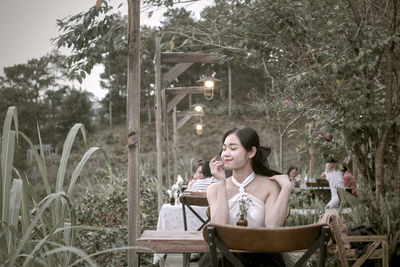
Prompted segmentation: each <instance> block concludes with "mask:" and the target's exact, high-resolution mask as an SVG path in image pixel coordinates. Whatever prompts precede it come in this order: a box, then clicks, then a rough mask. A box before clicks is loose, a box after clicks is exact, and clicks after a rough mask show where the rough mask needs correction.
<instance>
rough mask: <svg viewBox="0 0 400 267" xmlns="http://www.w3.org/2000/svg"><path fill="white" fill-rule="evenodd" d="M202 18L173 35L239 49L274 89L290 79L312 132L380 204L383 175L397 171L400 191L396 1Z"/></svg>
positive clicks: (231, 10)
mask: <svg viewBox="0 0 400 267" xmlns="http://www.w3.org/2000/svg"><path fill="white" fill-rule="evenodd" d="M202 17H203V19H204V22H203V27H201V28H197V29H196V28H185V27H182V29H180V30H179V31H177V32H176V33H177V34H181V35H182V36H185V37H187V38H188V39H191V40H192V41H195V42H197V43H202V44H204V45H208V46H214V47H218V48H221V49H230V50H231V51H232V52H234V51H235V52H237V53H236V54H235V56H239V57H242V58H243V59H245V60H246V61H245V62H246V64H248V63H250V64H252V65H253V66H254V68H258V69H260V70H262V69H263V64H264V63H265V65H264V66H267V67H266V68H265V69H264V74H265V77H266V78H268V79H269V84H270V88H269V89H270V91H273V90H276V92H279V91H280V92H282V93H285V92H286V91H288V88H287V87H285V86H284V85H285V83H287V82H288V81H290V82H292V84H293V86H291V87H294V88H297V89H298V90H301V91H302V92H303V95H304V99H303V103H304V105H306V106H308V107H309V109H310V111H309V112H308V118H309V119H310V121H311V122H312V123H313V126H312V128H313V129H315V131H319V132H323V133H324V134H326V135H329V136H330V138H331V140H330V141H329V142H328V143H327V142H323V144H329V145H322V146H321V147H320V148H321V149H322V151H321V152H323V153H324V154H325V155H326V156H327V158H330V157H336V158H337V157H338V156H342V155H340V154H337V153H336V152H342V151H343V150H347V149H349V150H351V151H352V152H353V154H354V155H355V158H356V160H357V162H358V163H359V164H358V165H359V166H360V171H361V174H362V175H363V176H364V177H365V178H367V179H368V180H369V182H370V183H372V184H373V185H374V186H375V188H376V190H375V191H376V197H377V199H379V196H381V195H384V194H385V190H386V186H387V185H385V184H384V179H383V177H384V172H383V170H384V169H391V168H395V169H397V174H396V179H395V180H396V185H397V186H396V188H398V189H397V190H396V195H399V194H400V185H399V183H400V165H399V163H400V161H399V160H397V162H396V159H398V158H399V157H398V154H397V151H398V143H399V142H397V141H395V140H396V139H398V138H396V134H397V133H398V127H399V123H398V122H397V123H396V120H395V118H398V116H399V113H398V104H396V103H398V101H397V100H396V98H398V95H399V86H398V82H397V81H398V76H399V72H398V70H399V58H398V56H397V55H398V54H399V53H398V52H399V51H398V49H399V48H398V41H399V39H398V34H399V29H398V27H397V25H398V21H399V9H398V7H397V1H389V2H386V1H363V4H361V2H360V1H355V0H354V1H348V2H343V1H339V2H329V1H328V2H326V1H325V2H320V1H313V0H311V1H301V2H300V1H296V2H293V1H286V0H282V1H240V0H234V1H216V5H215V6H214V7H210V8H208V9H206V10H205V11H204V13H203V14H202ZM388 18H389V19H388ZM243 52H244V53H245V54H244V56H243V55H242V53H243ZM289 92H290V90H289ZM270 93H272V94H273V93H274V92H270ZM288 95H290V94H288ZM397 121H398V119H397ZM395 133H396V134H395ZM396 142H397V144H396ZM318 144H321V143H318ZM333 147H342V148H343V149H341V151H339V150H336V151H332V148H333ZM325 148H329V151H328V150H325V151H324V149H325ZM332 152H335V153H332ZM384 166H386V167H388V168H384ZM388 174H389V173H388ZM389 175H390V174H389ZM391 179H394V178H393V177H392V178H389V181H390V180H391Z"/></svg>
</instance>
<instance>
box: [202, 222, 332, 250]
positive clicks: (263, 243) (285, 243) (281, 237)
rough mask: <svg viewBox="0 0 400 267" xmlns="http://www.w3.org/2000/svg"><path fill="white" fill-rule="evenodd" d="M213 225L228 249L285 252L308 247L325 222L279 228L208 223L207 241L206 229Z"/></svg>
mask: <svg viewBox="0 0 400 267" xmlns="http://www.w3.org/2000/svg"><path fill="white" fill-rule="evenodd" d="M210 226H214V227H215V230H216V234H217V236H218V237H219V239H220V240H221V241H222V242H223V243H224V244H225V246H227V247H228V248H229V249H233V250H243V251H252V252H286V251H294V250H302V249H308V248H309V247H310V246H311V245H312V244H313V243H314V242H315V241H316V240H317V239H318V238H319V237H320V236H321V231H322V227H323V226H325V224H311V225H304V226H291V227H279V228H250V227H241V226H233V225H226V224H216V223H209V224H207V226H206V227H204V229H203V237H204V239H205V240H206V241H207V242H208V233H207V229H206V228H208V227H210Z"/></svg>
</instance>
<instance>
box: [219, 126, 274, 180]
mask: <svg viewBox="0 0 400 267" xmlns="http://www.w3.org/2000/svg"><path fill="white" fill-rule="evenodd" d="M231 134H235V135H236V136H237V137H238V138H239V140H240V143H241V144H242V146H243V147H244V148H245V149H246V151H249V152H250V151H251V149H252V148H253V147H255V148H256V154H255V156H254V157H253V158H252V159H251V166H252V167H253V170H254V172H255V173H257V174H261V175H265V176H273V175H277V174H281V173H279V172H277V171H275V170H272V169H270V168H269V164H268V156H269V154H270V153H271V149H270V148H266V147H261V146H260V139H259V137H258V134H257V132H256V131H255V130H254V129H253V128H250V127H245V126H239V127H235V128H233V129H231V130H229V131H227V132H226V133H225V134H224V137H223V138H222V143H224V142H225V139H226V137H228V135H231Z"/></svg>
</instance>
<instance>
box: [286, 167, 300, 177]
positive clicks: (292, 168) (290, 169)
mask: <svg viewBox="0 0 400 267" xmlns="http://www.w3.org/2000/svg"><path fill="white" fill-rule="evenodd" d="M294 169H296V171H298V169H297V167H296V166H290V167H289V169H288V171H287V175H288V176H289V177H290V172H291V171H292V170H294Z"/></svg>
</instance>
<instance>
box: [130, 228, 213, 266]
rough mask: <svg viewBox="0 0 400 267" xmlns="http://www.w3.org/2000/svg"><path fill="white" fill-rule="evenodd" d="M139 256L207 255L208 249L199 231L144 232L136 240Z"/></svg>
mask: <svg viewBox="0 0 400 267" xmlns="http://www.w3.org/2000/svg"><path fill="white" fill-rule="evenodd" d="M136 246H137V250H136V253H137V254H139V257H138V261H139V263H140V254H149V253H150V254H153V253H166V254H184V253H208V252H209V248H208V244H207V243H206V241H204V239H203V233H202V232H201V231H154V230H146V231H144V232H143V234H142V235H141V236H140V237H139V238H138V239H136Z"/></svg>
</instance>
